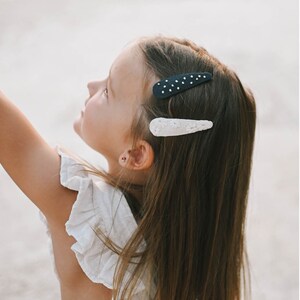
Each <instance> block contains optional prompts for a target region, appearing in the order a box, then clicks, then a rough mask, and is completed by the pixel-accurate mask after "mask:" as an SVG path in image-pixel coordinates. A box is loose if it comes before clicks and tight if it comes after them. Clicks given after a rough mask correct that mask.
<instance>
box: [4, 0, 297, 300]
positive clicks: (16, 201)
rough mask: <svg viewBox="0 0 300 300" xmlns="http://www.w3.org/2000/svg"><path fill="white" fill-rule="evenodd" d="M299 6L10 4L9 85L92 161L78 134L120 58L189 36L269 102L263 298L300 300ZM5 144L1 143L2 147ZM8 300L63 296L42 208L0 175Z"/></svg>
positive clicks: (259, 201)
mask: <svg viewBox="0 0 300 300" xmlns="http://www.w3.org/2000/svg"><path fill="white" fill-rule="evenodd" d="M298 11H299V10H298V1H296V0H287V1H279V0H264V1H259V0H253V1H245V0H227V1H218V0H202V1H200V0H199V1H196V0H194V1H179V0H166V1H158V0H152V1H139V0H127V1H126V2H125V1H123V2H122V1H117V0H111V1H108V0H106V1H104V0H85V1H81V0H52V1H46V0H27V1H21V0H19V1H18V0H0V89H1V90H2V91H3V92H4V93H5V94H6V95H7V96H8V97H9V98H10V99H11V100H12V101H14V102H15V103H16V104H17V106H19V107H20V108H21V110H22V111H23V112H24V113H25V114H26V116H27V117H28V118H29V119H30V120H31V122H32V123H33V125H34V126H35V127H36V128H37V130H38V131H39V132H40V133H41V135H42V136H43V137H44V138H45V139H46V140H47V141H48V142H49V144H51V145H53V146H55V145H56V144H61V145H63V146H64V147H66V148H69V149H71V150H73V151H75V152H76V153H77V154H79V155H82V156H84V157H85V158H87V159H88V160H90V161H92V162H93V161H97V160H99V157H98V156H97V155H95V153H94V152H92V151H91V150H89V149H88V148H87V147H86V146H85V145H84V144H83V142H82V141H81V140H80V139H79V138H78V137H77V136H76V135H75V133H73V129H72V124H73V120H74V119H75V118H76V116H77V115H78V113H79V112H80V110H81V108H82V106H83V104H84V101H85V99H86V98H87V96H88V92H87V89H86V84H87V82H88V81H90V80H94V79H99V78H104V77H106V75H107V72H108V71H109V68H110V65H111V63H112V62H113V60H114V58H115V57H116V56H117V55H118V54H119V53H120V51H121V50H122V48H123V47H124V46H125V45H126V44H127V43H128V42H130V41H132V40H134V39H136V38H137V37H140V36H145V35H156V34H163V35H168V36H177V37H184V38H189V39H192V40H193V41H195V42H196V43H197V44H200V45H202V46H204V47H205V48H207V50H208V51H209V52H211V53H212V54H213V55H215V56H216V57H218V58H219V59H220V60H221V61H222V62H224V63H225V64H227V65H228V66H230V67H231V68H233V69H234V70H236V71H237V73H238V75H239V77H240V79H241V80H242V82H243V83H244V84H245V85H246V86H249V87H250V88H251V89H252V91H253V93H254V95H255V97H256V101H257V109H258V123H257V135H256V143H255V153H254V164H253V174H252V180H251V187H250V198H249V209H248V215H247V246H248V254H249V259H250V266H251V275H252V294H253V299H258V300H265V299H272V300H277V299H278V300H282V299H289V300H295V299H298V283H299V279H298V266H299V264H298V237H299V235H298V212H299V209H298V167H299V163H298V112H299V110H298V83H299V78H298V45H299V44H298ZM0 147H1V145H0ZM0 207H1V209H0V240H1V247H0V299H5V300H13V299H14V300H21V299H22V300H32V299H45V300H54V299H59V286H58V281H57V279H56V277H55V273H54V271H53V265H52V261H51V256H50V254H49V245H48V241H47V236H46V234H45V228H44V225H43V224H42V223H41V222H40V219H39V214H38V210H37V208H36V207H34V205H32V204H31V203H30V202H29V201H28V199H27V198H26V197H25V196H24V195H23V194H22V193H21V192H20V191H19V190H18V188H17V187H16V186H15V185H14V183H13V182H12V181H11V180H10V178H9V177H8V176H7V175H6V174H5V172H4V171H3V170H2V169H0Z"/></svg>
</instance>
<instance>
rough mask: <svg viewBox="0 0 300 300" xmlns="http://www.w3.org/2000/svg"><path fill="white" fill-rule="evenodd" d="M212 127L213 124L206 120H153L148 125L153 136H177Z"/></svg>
mask: <svg viewBox="0 0 300 300" xmlns="http://www.w3.org/2000/svg"><path fill="white" fill-rule="evenodd" d="M212 127H213V122H211V121H207V120H189V119H169V118H155V119H153V120H152V121H151V122H150V124H149V129H150V131H151V133H152V134H153V135H154V136H165V137H166V136H178V135H184V134H190V133H194V132H197V131H202V130H207V129H210V128H212Z"/></svg>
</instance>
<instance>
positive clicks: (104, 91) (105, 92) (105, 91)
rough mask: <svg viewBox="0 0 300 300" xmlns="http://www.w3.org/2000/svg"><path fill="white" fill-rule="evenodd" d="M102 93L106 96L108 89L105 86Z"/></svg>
mask: <svg viewBox="0 0 300 300" xmlns="http://www.w3.org/2000/svg"><path fill="white" fill-rule="evenodd" d="M103 93H104V94H105V96H106V97H108V89H107V88H105V89H104V90H103Z"/></svg>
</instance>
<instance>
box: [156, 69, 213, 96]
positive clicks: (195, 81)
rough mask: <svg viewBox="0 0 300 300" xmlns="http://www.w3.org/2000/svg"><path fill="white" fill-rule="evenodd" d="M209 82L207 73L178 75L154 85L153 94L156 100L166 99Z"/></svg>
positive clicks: (209, 76)
mask: <svg viewBox="0 0 300 300" xmlns="http://www.w3.org/2000/svg"><path fill="white" fill-rule="evenodd" d="M210 80H212V74H211V73H209V72H197V73H185V74H178V75H174V76H171V77H168V78H166V79H163V80H160V81H158V82H157V83H155V84H154V86H153V94H154V96H155V97H156V98H157V99H167V98H170V97H172V96H174V95H177V94H179V93H182V92H184V91H186V90H189V89H191V88H193V87H195V86H197V85H200V84H202V83H204V82H207V81H210Z"/></svg>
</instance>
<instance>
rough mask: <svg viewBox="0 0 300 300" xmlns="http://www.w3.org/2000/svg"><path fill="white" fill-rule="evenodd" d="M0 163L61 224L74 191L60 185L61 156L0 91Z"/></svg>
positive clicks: (30, 197) (64, 219) (32, 198)
mask: <svg viewBox="0 0 300 300" xmlns="http://www.w3.org/2000/svg"><path fill="white" fill-rule="evenodd" d="M0 163H1V165H2V166H3V167H4V169H5V170H6V171H7V173H8V174H9V175H10V176H11V178H12V179H13V180H14V181H15V183H16V184H17V185H18V186H19V188H20V189H21V190H22V191H23V192H24V193H25V194H26V195H27V197H28V198H29V199H31V201H32V202H33V203H34V204H35V205H36V206H37V207H38V208H39V209H40V210H41V211H42V212H43V213H44V215H45V216H46V217H47V219H48V220H52V221H54V222H55V223H56V222H58V223H61V222H63V224H64V222H65V221H66V220H67V218H68V216H69V213H70V211H71V207H72V204H73V203H74V201H75V198H76V192H74V191H71V190H68V189H66V188H64V187H63V186H61V184H60V181H59V169H60V158H59V156H58V154H57V153H56V151H55V150H54V149H52V148H51V147H50V146H49V145H48V144H47V143H46V142H45V141H44V140H43V139H42V137H41V136H40V135H39V134H38V133H37V132H36V130H35V129H34V128H33V127H32V125H31V124H30V122H29V121H28V120H27V119H26V117H25V116H24V115H23V114H22V113H21V112H20V111H19V109H18V108H17V107H16V106H15V105H13V104H12V103H11V102H10V101H9V100H8V99H7V97H5V96H4V94H3V93H1V92H0Z"/></svg>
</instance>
